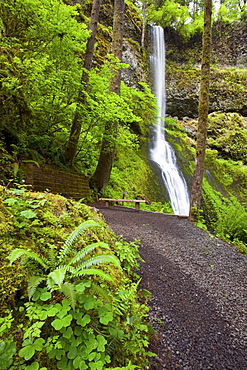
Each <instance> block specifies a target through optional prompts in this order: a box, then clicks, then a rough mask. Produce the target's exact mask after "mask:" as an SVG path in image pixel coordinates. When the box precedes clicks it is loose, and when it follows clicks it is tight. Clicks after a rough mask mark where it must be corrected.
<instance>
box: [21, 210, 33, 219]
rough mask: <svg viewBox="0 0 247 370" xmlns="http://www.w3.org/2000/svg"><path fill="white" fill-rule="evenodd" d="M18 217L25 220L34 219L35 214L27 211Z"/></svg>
mask: <svg viewBox="0 0 247 370" xmlns="http://www.w3.org/2000/svg"><path fill="white" fill-rule="evenodd" d="M20 216H23V217H25V218H34V217H36V213H35V212H33V211H31V210H29V209H27V210H25V211H21V212H20Z"/></svg>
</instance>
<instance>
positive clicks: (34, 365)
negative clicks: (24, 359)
mask: <svg viewBox="0 0 247 370" xmlns="http://www.w3.org/2000/svg"><path fill="white" fill-rule="evenodd" d="M38 369H39V363H38V362H36V361H35V362H33V363H32V364H31V365H29V366H27V367H26V370H38Z"/></svg>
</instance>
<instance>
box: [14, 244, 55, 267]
mask: <svg viewBox="0 0 247 370" xmlns="http://www.w3.org/2000/svg"><path fill="white" fill-rule="evenodd" d="M22 256H26V257H28V258H30V259H32V260H34V261H36V262H38V263H39V264H40V265H41V266H42V267H44V268H45V269H48V265H47V264H46V263H45V262H44V260H43V259H42V258H41V257H40V256H39V255H38V254H37V253H35V252H30V251H27V250H25V249H22V248H16V249H14V250H13V251H11V252H10V254H9V256H8V259H9V260H10V264H11V265H12V263H13V262H15V261H16V260H17V259H18V258H20V257H22Z"/></svg>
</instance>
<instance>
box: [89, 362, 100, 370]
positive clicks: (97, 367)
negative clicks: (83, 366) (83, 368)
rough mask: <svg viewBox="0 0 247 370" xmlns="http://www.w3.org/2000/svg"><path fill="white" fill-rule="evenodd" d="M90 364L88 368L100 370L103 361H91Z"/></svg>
mask: <svg viewBox="0 0 247 370" xmlns="http://www.w3.org/2000/svg"><path fill="white" fill-rule="evenodd" d="M89 366H90V369H91V370H102V369H103V366H104V363H103V361H101V360H100V361H97V362H93V363H91V364H89Z"/></svg>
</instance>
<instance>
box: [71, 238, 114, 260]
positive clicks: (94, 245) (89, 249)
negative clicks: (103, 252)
mask: <svg viewBox="0 0 247 370" xmlns="http://www.w3.org/2000/svg"><path fill="white" fill-rule="evenodd" d="M96 248H101V249H103V248H104V249H110V247H109V245H108V244H106V243H103V242H97V243H92V244H90V245H87V246H86V247H84V248H83V249H82V250H81V251H79V252H78V253H76V255H75V257H73V258H72V259H71V260H70V261H69V265H72V264H75V263H77V262H79V261H80V260H82V259H83V258H84V257H85V256H86V255H87V254H89V253H91V252H92V251H93V250H94V249H96Z"/></svg>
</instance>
